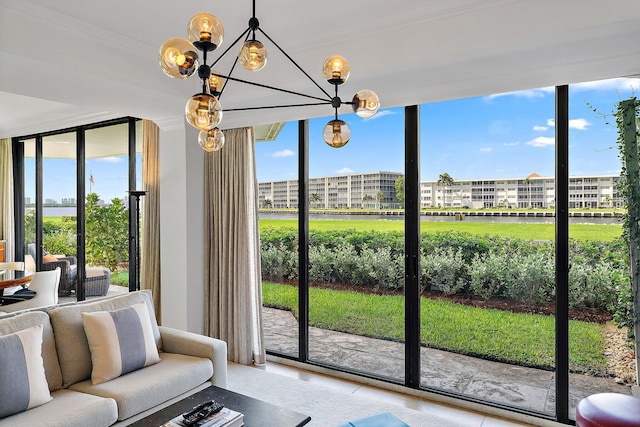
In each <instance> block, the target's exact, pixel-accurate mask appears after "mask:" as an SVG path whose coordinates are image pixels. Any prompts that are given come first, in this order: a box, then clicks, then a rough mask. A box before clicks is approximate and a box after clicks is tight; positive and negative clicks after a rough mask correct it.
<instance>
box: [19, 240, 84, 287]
mask: <svg viewBox="0 0 640 427" xmlns="http://www.w3.org/2000/svg"><path fill="white" fill-rule="evenodd" d="M28 249H29V254H31V256H32V257H33V259H34V260H35V259H36V245H35V243H30V244H29V246H28ZM45 255H48V254H47V252H46V251H45V250H44V248H43V249H42V254H41V256H45ZM77 264H78V260H77V258H76V257H74V256H68V257H60V258H58V259H57V260H56V261H42V268H41V270H42V271H51V270H55V269H56V268H58V267H60V286H59V287H58V295H59V296H61V297H65V296H69V295H71V291H75V289H76V282H77V278H78V266H77Z"/></svg>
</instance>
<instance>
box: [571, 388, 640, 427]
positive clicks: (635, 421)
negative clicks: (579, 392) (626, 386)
mask: <svg viewBox="0 0 640 427" xmlns="http://www.w3.org/2000/svg"><path fill="white" fill-rule="evenodd" d="M576 423H577V424H578V426H579V427H605V426H606V427H631V426H635V427H637V426H640V399H638V398H635V397H633V396H629V395H626V394H619V393H598V394H594V395H591V396H588V397H585V398H584V399H582V400H581V401H580V402H579V403H578V407H577V408H576Z"/></svg>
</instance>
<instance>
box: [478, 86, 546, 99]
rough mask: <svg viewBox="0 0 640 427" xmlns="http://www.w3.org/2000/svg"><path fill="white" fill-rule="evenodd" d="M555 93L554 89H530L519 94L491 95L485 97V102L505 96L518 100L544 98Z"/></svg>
mask: <svg viewBox="0 0 640 427" xmlns="http://www.w3.org/2000/svg"><path fill="white" fill-rule="evenodd" d="M554 91H555V88H553V87H544V88H540V89H528V90H519V91H517V92H505V93H498V94H495V95H489V96H485V98H484V99H485V100H489V101H490V100H492V99H495V98H500V97H503V96H515V97H518V98H529V99H531V98H542V97H544V96H546V95H548V94H550V93H553V92H554Z"/></svg>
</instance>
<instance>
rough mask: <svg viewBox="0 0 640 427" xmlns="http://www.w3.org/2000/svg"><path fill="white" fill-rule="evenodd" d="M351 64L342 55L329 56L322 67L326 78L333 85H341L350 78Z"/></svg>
mask: <svg viewBox="0 0 640 427" xmlns="http://www.w3.org/2000/svg"><path fill="white" fill-rule="evenodd" d="M350 70H351V66H350V65H349V63H348V62H347V60H346V59H344V58H343V57H342V56H340V55H333V56H331V57H329V58H328V59H327V60H326V61H325V62H324V66H323V67H322V74H323V75H324V78H325V79H326V80H327V81H328V82H329V83H331V84H332V85H341V84H343V83H344V82H346V81H347V79H348V78H349V73H350Z"/></svg>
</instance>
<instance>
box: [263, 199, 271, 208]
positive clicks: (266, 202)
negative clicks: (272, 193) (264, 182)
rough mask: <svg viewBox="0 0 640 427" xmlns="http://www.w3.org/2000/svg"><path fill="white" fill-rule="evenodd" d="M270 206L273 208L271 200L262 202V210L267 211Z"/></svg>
mask: <svg viewBox="0 0 640 427" xmlns="http://www.w3.org/2000/svg"><path fill="white" fill-rule="evenodd" d="M272 206H273V202H272V201H271V200H269V199H264V200H263V201H262V207H263V208H264V209H269V208H271V207H272Z"/></svg>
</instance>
